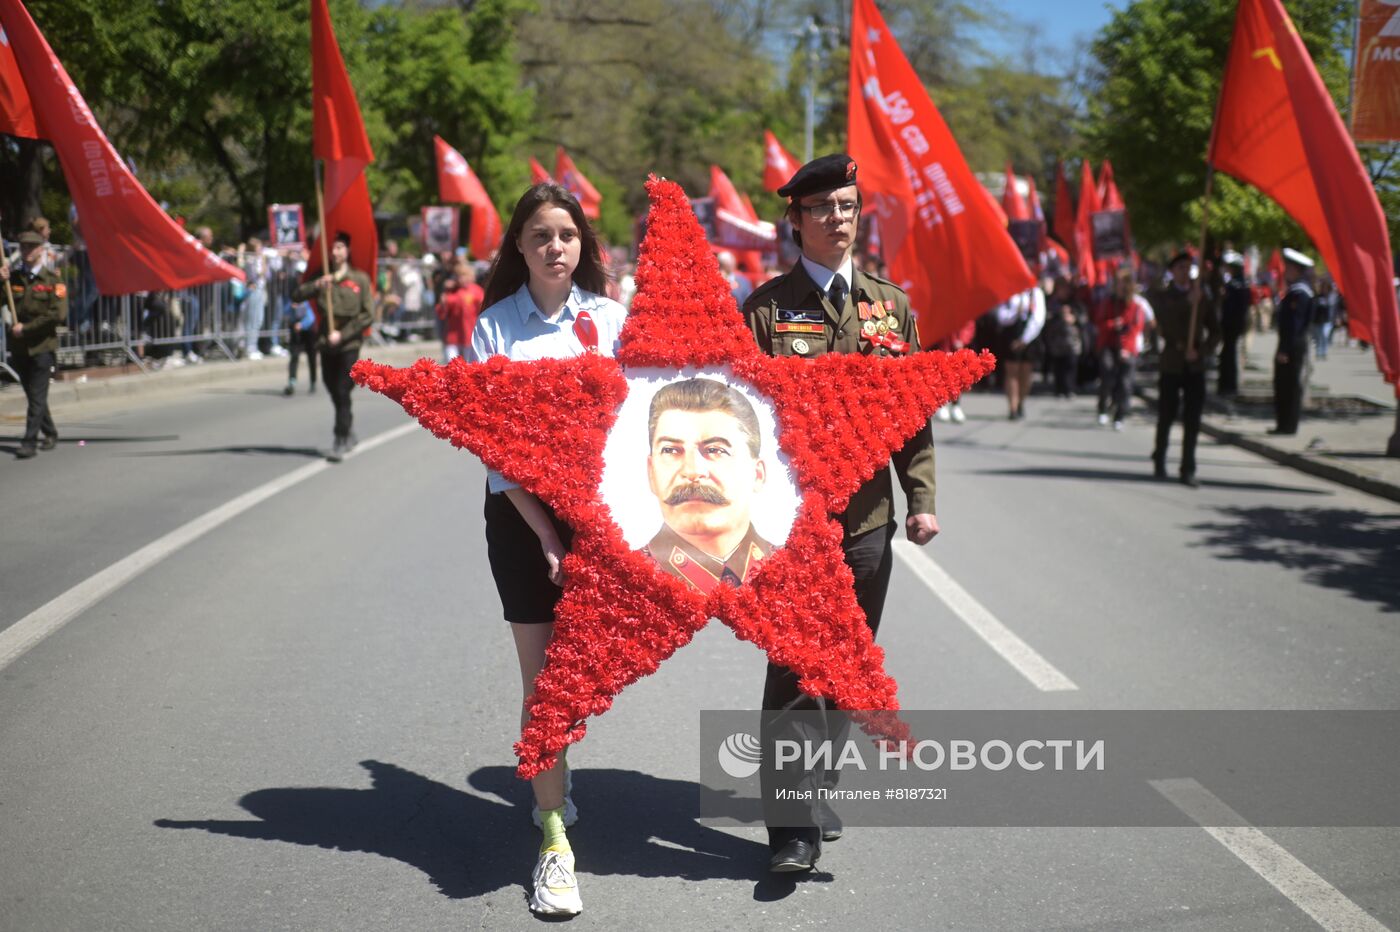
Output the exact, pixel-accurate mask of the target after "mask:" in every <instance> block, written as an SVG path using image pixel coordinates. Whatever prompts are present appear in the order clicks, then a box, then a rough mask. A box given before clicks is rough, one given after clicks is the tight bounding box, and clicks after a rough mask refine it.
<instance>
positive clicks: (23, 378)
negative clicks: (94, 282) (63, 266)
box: [0, 231, 68, 460]
mask: <svg viewBox="0 0 1400 932" xmlns="http://www.w3.org/2000/svg"><path fill="white" fill-rule="evenodd" d="M19 247H20V262H19V265H17V266H16V267H15V268H13V269H11V268H10V267H9V266H8V265H5V264H0V279H4V280H6V281H8V282H9V283H10V288H11V290H12V291H13V293H14V300H15V313H16V314H17V315H18V318H19V319H18V320H12V319H10V317H9V308H8V307H6V308H5V328H6V330H7V331H8V333H7V334H6V336H7V337H8V341H7V342H8V344H9V347H10V363H11V365H13V366H14V369H15V372H16V373H18V374H19V378H20V382H21V383H22V384H23V385H24V395H25V397H26V398H27V399H28V400H29V406H28V410H27V411H26V413H25V419H24V439H23V440H21V441H20V445H19V451H18V452H17V453H16V454H15V455H16V456H17V457H18V458H19V459H22V460H27V459H29V458H31V457H33V456H34V455H35V452H36V450H52V449H53V448H54V444H56V443H57V442H58V428H56V427H54V423H53V416H52V415H50V414H49V380H50V379H52V378H53V368H54V361H55V357H56V354H57V353H58V328H59V325H60V324H62V323H63V322H64V321H66V320H67V319H68V289H67V288H66V287H65V286H64V284H63V277H62V276H61V275H59V273H58V272H57V271H55V270H54V269H53V268H51V267H50V266H48V265H46V264H45V263H44V261H43V256H44V238H43V237H42V236H40V235H39V234H38V233H35V232H33V231H26V232H24V233H21V234H20V235H19Z"/></svg>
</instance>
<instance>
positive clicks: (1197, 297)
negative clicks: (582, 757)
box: [1186, 7, 1240, 356]
mask: <svg viewBox="0 0 1400 932" xmlns="http://www.w3.org/2000/svg"><path fill="white" fill-rule="evenodd" d="M1239 24H1240V11H1239V8H1238V7H1236V8H1235V22H1234V25H1233V26H1232V27H1231V28H1230V44H1229V45H1227V46H1226V47H1225V73H1224V74H1223V75H1221V78H1220V90H1218V91H1216V93H1215V112H1214V113H1212V114H1211V117H1210V141H1209V142H1207V143H1206V197H1205V201H1204V202H1203V203H1202V204H1201V237H1200V244H1201V251H1200V255H1201V271H1200V274H1199V275H1197V277H1196V282H1197V287H1195V288H1193V289H1191V290H1192V292H1193V293H1192V296H1191V325H1190V329H1188V330H1187V331H1186V355H1187V356H1190V355H1191V354H1192V353H1193V352H1195V351H1196V318H1197V314H1198V313H1199V312H1200V308H1201V292H1202V291H1203V290H1204V289H1205V282H1204V280H1203V279H1204V278H1205V274H1206V233H1207V226H1208V223H1209V220H1210V196H1211V192H1212V191H1213V190H1214V188H1215V165H1214V164H1213V163H1212V162H1211V155H1212V154H1213V153H1214V152H1215V133H1216V130H1217V129H1218V128H1219V125H1220V102H1221V101H1222V100H1224V99H1225V80H1226V78H1228V77H1229V76H1230V56H1231V54H1233V53H1234V51H1235V35H1236V34H1237V33H1238V32H1239Z"/></svg>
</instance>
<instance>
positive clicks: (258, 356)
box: [243, 350, 263, 359]
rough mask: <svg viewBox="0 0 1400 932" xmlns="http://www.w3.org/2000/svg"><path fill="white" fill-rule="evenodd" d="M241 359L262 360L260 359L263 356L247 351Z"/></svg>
mask: <svg viewBox="0 0 1400 932" xmlns="http://www.w3.org/2000/svg"><path fill="white" fill-rule="evenodd" d="M243 358H244V359H262V358H263V354H262V353H259V352H258V351H257V350H249V351H248V355H246V356H244V357H243Z"/></svg>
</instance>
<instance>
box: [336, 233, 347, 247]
mask: <svg viewBox="0 0 1400 932" xmlns="http://www.w3.org/2000/svg"><path fill="white" fill-rule="evenodd" d="M335 241H336V242H337V243H344V244H345V245H347V246H349V245H350V234H349V233H346V232H345V231H344V230H341V231H340V232H339V233H337V234H336V235H335Z"/></svg>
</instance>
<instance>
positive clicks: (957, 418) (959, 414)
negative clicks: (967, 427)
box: [953, 402, 967, 424]
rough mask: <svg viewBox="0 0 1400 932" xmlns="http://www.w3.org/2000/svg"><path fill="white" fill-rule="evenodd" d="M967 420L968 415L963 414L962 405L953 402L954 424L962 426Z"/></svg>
mask: <svg viewBox="0 0 1400 932" xmlns="http://www.w3.org/2000/svg"><path fill="white" fill-rule="evenodd" d="M966 420H967V415H966V414H963V409H962V405H960V404H958V403H957V402H953V423H954V424H961V423H963V422H964V421H966Z"/></svg>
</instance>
